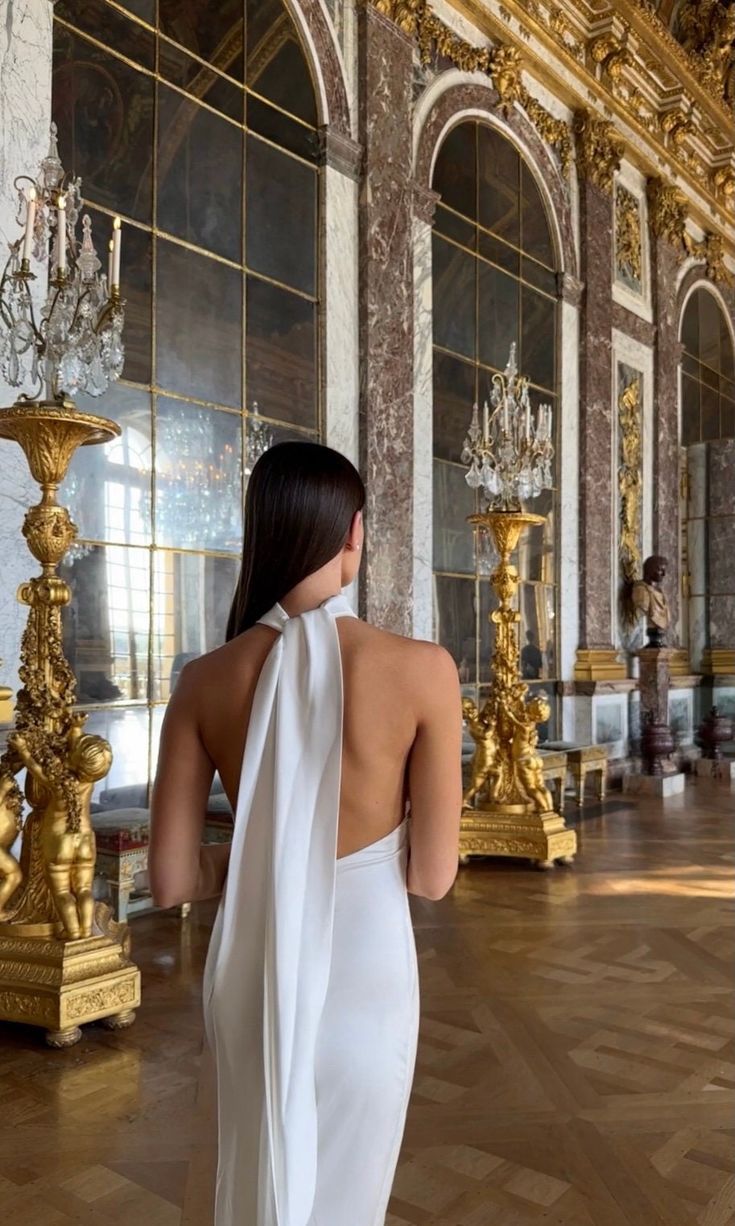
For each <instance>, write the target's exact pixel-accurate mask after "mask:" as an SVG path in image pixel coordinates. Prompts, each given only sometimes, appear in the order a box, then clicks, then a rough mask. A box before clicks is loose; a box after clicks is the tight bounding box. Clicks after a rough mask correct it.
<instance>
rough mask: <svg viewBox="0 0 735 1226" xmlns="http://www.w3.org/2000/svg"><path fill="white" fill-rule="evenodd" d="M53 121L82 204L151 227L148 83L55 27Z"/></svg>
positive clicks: (150, 86) (150, 104) (150, 97)
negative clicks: (79, 182) (86, 202)
mask: <svg viewBox="0 0 735 1226" xmlns="http://www.w3.org/2000/svg"><path fill="white" fill-rule="evenodd" d="M127 24H129V25H132V24H133V23H131V22H129V23H127ZM53 118H54V121H55V123H56V124H58V128H59V133H60V141H59V153H60V155H61V160H62V162H63V163H64V169H65V170H66V171H67V172H68V173H69V174H70V175H71V176H76V175H81V177H82V182H83V191H84V195H85V199H87V200H89V201H91V202H93V203H96V204H102V205H104V206H105V207H106V208H109V209H113V210H114V211H115V212H120V213H122V214H123V215H124V216H126V217H133V218H135V220H136V221H142V222H145V223H147V224H148V225H150V223H151V151H152V148H153V78H152V77H150V76H147V75H146V74H145V73H142V72H139V71H137V70H136V69H135V68H133V67H131V66H130V65H129V64H124V63H123V62H122V60H119V59H117V58H116V57H115V56H113V55H110V54H109V53H108V52H107V51H103V50H102V48H100V47H96V46H94V45H93V44H92V43H88V42H86V40H84V39H81V38H78V37H77V36H76V35H75V34H72V33H71V32H70V31H68V30H65V29H63V28H62V27H61V26H57V27H56V38H55V46H54V80H53Z"/></svg>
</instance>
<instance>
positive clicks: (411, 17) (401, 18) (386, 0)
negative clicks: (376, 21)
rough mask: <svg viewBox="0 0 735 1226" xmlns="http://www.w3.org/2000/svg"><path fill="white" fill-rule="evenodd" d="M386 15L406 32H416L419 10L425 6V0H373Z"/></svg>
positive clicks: (375, 6)
mask: <svg viewBox="0 0 735 1226" xmlns="http://www.w3.org/2000/svg"><path fill="white" fill-rule="evenodd" d="M371 3H372V5H373V8H376V9H377V10H378V12H379V13H382V14H383V16H384V17H389V18H390V19H391V21H394V22H395V23H396V25H397V26H398V28H399V30H403V33H404V34H411V35H413V34H415V33H416V28H417V24H418V17H419V12H420V10H421V9H423V8H424V0H371Z"/></svg>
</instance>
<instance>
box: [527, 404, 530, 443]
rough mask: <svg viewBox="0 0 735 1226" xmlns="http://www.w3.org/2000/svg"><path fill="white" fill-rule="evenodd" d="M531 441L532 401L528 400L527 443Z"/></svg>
mask: <svg viewBox="0 0 735 1226" xmlns="http://www.w3.org/2000/svg"><path fill="white" fill-rule="evenodd" d="M530 441H531V401H530V400H526V442H529V443H530Z"/></svg>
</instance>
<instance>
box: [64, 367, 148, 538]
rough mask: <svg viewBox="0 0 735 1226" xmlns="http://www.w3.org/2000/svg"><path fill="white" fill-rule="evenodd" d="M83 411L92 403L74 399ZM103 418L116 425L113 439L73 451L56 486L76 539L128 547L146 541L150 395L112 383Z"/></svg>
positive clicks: (95, 404)
mask: <svg viewBox="0 0 735 1226" xmlns="http://www.w3.org/2000/svg"><path fill="white" fill-rule="evenodd" d="M77 402H78V404H79V407H80V409H84V410H85V412H97V411H99V407H98V402H96V401H93V400H92V398H91V397H88V396H79V397H77ZM104 414H105V416H107V417H111V418H112V419H113V421H116V422H117V423H118V425H119V426H121V427H122V434H121V435H120V437H119V438H115V439H113V440H112V441H111V442H109V443H105V444H104V446H101V447H79V448H78V449H77V451H75V453H74V455H73V457H72V460H71V463H70V465H69V472H68V475H67V477H66V480H65V481H64V484H63V486H62V495H63V498H62V501H63V503H64V505H65V506H67V507H68V508H69V513H70V515H71V517H72V519H73V520H74V522H75V524H76V525H77V528H78V529H79V536H80V538H82V539H86V540H93V541H114V542H119V543H122V544H130V545H149V544H150V543H151V467H152V455H151V396H150V392H147V391H142V390H141V389H140V388H137V387H125V386H124V385H123V384H121V383H113V384H111V386H110V388H109V389H108V391H107V392H105V397H104Z"/></svg>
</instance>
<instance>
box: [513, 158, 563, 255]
mask: <svg viewBox="0 0 735 1226" xmlns="http://www.w3.org/2000/svg"><path fill="white" fill-rule="evenodd" d="M521 246H522V248H523V250H524V251H526V252H528V254H529V255H532V256H534V257H535V258H536V259H537V260H540V261H541V263H542V264H546V265H547V266H548V267H549V268H555V267H556V260H555V258H554V249H553V246H552V242H551V233H550V231H549V223H548V220H547V217H546V209H545V207H544V202H543V200H542V199H541V193H540V192H539V190H538V187H537V186H536V182H535V180H534V177H533V175H532V174H531V171H530V170H529V168H528V166H527V165H526V163H525V162H523V161H522V162H521Z"/></svg>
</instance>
